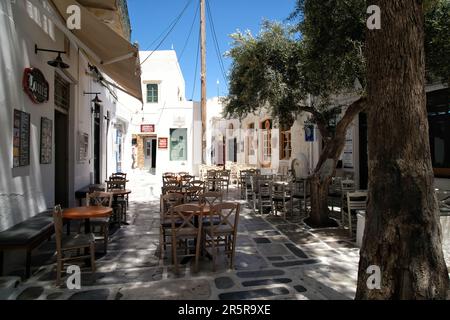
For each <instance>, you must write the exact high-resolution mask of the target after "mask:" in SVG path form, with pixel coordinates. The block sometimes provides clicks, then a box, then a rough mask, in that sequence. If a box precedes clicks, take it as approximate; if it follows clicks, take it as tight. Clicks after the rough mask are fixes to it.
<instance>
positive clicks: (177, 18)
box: [141, 0, 192, 65]
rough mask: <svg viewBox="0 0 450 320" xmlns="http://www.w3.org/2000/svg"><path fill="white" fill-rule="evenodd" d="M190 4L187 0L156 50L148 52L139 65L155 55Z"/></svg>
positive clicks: (190, 0)
mask: <svg viewBox="0 0 450 320" xmlns="http://www.w3.org/2000/svg"><path fill="white" fill-rule="evenodd" d="M191 3H192V0H189V2H188V3H187V4H186V6H185V7H184V8H183V10H182V11H181V13H180V14H179V15H178V16H177V17H176V18H175V20H174V21H173V22H172V24H171V25H169V27H170V29H169V31H168V32H167V34H166V35H165V36H164V38H163V39H162V40H161V41H160V42H159V43H158V45H157V46H156V48H155V49H154V50H153V51H151V52H150V54H149V55H148V56H147V57H146V58H145V59H144V61H142V62H141V65H143V64H144V63H145V62H146V61H147V60H148V59H149V58H150V57H151V56H152V55H153V53H155V51H156V50H158V49H159V48H160V47H161V45H162V44H163V43H164V41H165V40H166V39H167V37H168V36H169V35H170V34H171V33H172V31H173V29H174V28H175V26H176V25H177V24H178V22H180V20H181V17H182V16H183V14H184V13H185V12H186V10H187V8H188V7H189V6H190V4H191Z"/></svg>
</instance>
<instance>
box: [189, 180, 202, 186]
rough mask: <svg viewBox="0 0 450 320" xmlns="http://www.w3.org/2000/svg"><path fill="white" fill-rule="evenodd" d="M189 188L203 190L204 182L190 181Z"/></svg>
mask: <svg viewBox="0 0 450 320" xmlns="http://www.w3.org/2000/svg"><path fill="white" fill-rule="evenodd" d="M189 186H190V187H201V188H205V182H204V181H202V180H192V181H190V182H189Z"/></svg>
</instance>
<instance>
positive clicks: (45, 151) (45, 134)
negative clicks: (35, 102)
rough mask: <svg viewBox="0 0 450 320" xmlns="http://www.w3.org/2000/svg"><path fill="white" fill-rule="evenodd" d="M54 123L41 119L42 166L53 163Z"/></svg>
mask: <svg viewBox="0 0 450 320" xmlns="http://www.w3.org/2000/svg"><path fill="white" fill-rule="evenodd" d="M52 137H53V122H52V120H50V119H47V118H44V117H42V118H41V164H50V163H52V142H53V141H52Z"/></svg>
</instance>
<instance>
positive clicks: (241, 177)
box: [238, 170, 250, 199]
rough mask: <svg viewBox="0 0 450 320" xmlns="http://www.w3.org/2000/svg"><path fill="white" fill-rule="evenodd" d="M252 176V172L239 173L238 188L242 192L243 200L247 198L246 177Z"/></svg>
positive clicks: (243, 171)
mask: <svg viewBox="0 0 450 320" xmlns="http://www.w3.org/2000/svg"><path fill="white" fill-rule="evenodd" d="M249 174H250V170H241V171H239V178H238V187H239V190H240V191H241V199H244V198H245V187H246V177H247V175H249Z"/></svg>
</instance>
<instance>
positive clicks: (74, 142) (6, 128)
mask: <svg viewBox="0 0 450 320" xmlns="http://www.w3.org/2000/svg"><path fill="white" fill-rule="evenodd" d="M0 43H1V46H0V115H1V117H0V126H1V128H2V134H1V135H0V150H1V152H0V177H1V179H0V231H3V230H5V229H8V228H9V227H11V226H13V225H15V224H17V223H19V222H21V221H23V220H25V219H27V218H29V217H32V216H34V215H36V214H37V213H39V212H42V211H44V210H46V209H48V208H52V207H53V206H54V194H55V183H54V181H55V167H54V166H55V156H54V154H53V159H52V163H51V164H40V159H39V158H40V123H41V117H46V118H49V119H51V120H52V121H53V128H54V127H55V123H54V109H55V108H54V77H55V72H60V71H56V69H55V68H53V67H51V66H49V65H48V64H47V61H49V60H52V59H54V58H55V57H56V54H54V53H46V52H38V54H35V52H34V46H35V44H37V45H38V46H39V47H40V48H46V49H55V50H64V35H63V33H62V32H61V31H60V30H58V29H57V28H56V27H55V26H53V24H52V23H50V19H48V17H47V16H46V15H44V14H43V13H42V12H39V11H38V10H37V9H35V8H33V6H32V5H31V3H30V2H28V1H27V0H18V1H1V2H0ZM63 60H64V61H65V62H66V63H68V64H69V65H70V69H67V70H65V71H64V72H61V75H62V76H63V77H64V78H65V79H66V80H68V81H69V82H71V84H72V85H71V92H70V95H71V105H70V111H69V154H68V155H67V158H68V164H69V199H70V204H71V205H74V204H75V199H74V192H75V190H77V189H79V188H81V187H84V186H86V185H88V184H89V183H90V181H91V176H92V174H91V173H92V172H93V153H92V148H91V152H90V154H89V159H88V160H87V161H86V162H84V163H79V162H78V161H77V146H78V132H86V133H89V135H90V136H89V138H90V142H91V145H92V141H93V134H92V129H91V128H92V127H91V111H90V107H91V102H90V101H91V99H92V98H93V97H92V96H84V95H83V91H99V92H101V95H100V98H101V100H103V109H102V110H103V114H102V116H103V115H106V111H108V110H109V111H110V116H111V118H114V113H115V107H114V104H113V103H112V102H113V100H114V99H113V98H112V96H111V94H110V93H109V92H108V91H107V90H106V89H105V88H104V87H102V86H100V85H99V84H98V83H94V82H93V80H92V78H91V77H90V76H88V75H87V74H86V71H87V60H86V59H85V58H84V57H83V56H82V55H81V54H78V51H77V49H76V48H75V46H74V45H73V44H72V45H71V52H70V57H69V56H67V55H63ZM28 67H35V68H39V69H40V70H41V71H42V72H43V73H44V75H45V78H46V80H47V81H48V83H49V86H50V94H49V101H48V102H47V103H44V104H39V105H37V104H34V103H33V102H32V101H31V100H30V99H29V97H28V96H27V95H26V94H25V93H24V91H23V89H22V75H23V71H24V69H25V68H28ZM14 109H18V110H22V111H25V112H27V113H30V115H31V136H30V165H29V166H26V167H20V168H13V164H12V141H13V136H12V135H13V112H14ZM102 132H103V135H102V136H103V141H104V147H103V150H102V151H103V164H102V178H103V179H104V178H106V175H107V168H106V161H107V160H106V149H107V147H106V145H107V142H109V140H107V139H106V127H105V126H103V127H102ZM53 139H54V135H53ZM53 153H54V148H53ZM109 156H111V155H110V154H109ZM109 161H111V160H110V159H108V162H109Z"/></svg>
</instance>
